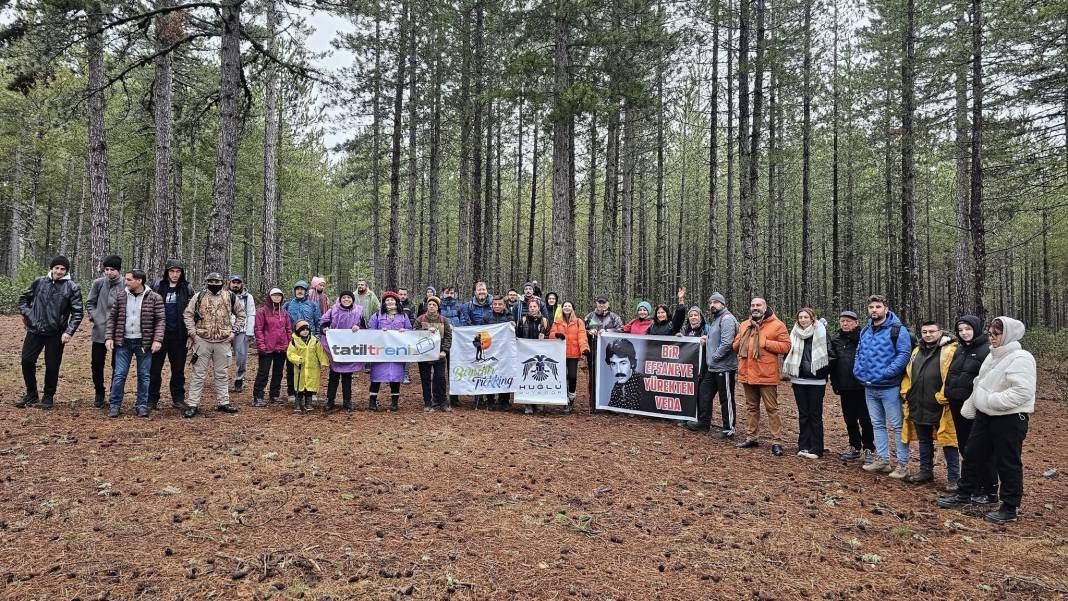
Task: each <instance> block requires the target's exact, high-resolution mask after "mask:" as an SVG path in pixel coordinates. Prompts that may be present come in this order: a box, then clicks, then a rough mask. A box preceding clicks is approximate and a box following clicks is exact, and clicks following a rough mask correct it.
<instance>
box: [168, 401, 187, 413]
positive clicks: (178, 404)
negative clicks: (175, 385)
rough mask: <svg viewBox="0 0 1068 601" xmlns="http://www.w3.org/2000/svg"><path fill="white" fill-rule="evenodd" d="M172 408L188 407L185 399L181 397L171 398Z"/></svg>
mask: <svg viewBox="0 0 1068 601" xmlns="http://www.w3.org/2000/svg"><path fill="white" fill-rule="evenodd" d="M171 409H181V410H183V411H184V410H185V409H186V406H185V401H182V400H179V399H171Z"/></svg>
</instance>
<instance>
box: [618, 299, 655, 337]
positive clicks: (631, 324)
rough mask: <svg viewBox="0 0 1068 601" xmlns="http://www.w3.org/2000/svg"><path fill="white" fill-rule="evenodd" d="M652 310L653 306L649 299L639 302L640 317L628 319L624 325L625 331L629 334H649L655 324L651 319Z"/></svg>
mask: <svg viewBox="0 0 1068 601" xmlns="http://www.w3.org/2000/svg"><path fill="white" fill-rule="evenodd" d="M652 312H653V306H652V305H650V304H649V301H642V302H640V303H638V317H636V318H634V319H632V320H630V321H628V322H627V325H625V326H623V331H624V332H626V333H628V334H643V335H644V334H648V333H649V328H650V327H652V325H653V320H652V319H649V316H650V314H652Z"/></svg>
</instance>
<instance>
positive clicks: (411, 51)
mask: <svg viewBox="0 0 1068 601" xmlns="http://www.w3.org/2000/svg"><path fill="white" fill-rule="evenodd" d="M416 10H417V8H416V6H415V5H413V6H412V7H411V9H410V11H409V22H408V32H409V33H408V211H407V213H408V215H407V218H406V219H405V220H404V223H403V225H404V227H405V229H407V230H408V244H407V246H408V249H407V252H406V253H405V255H406V256H407V257H408V261H407V265H405V270H404V273H405V280H406V284H407V285H408V286H412V287H414V286H417V285H419V284H420V282H419V273H418V272H417V271H416V267H417V261H416V257H415V256H414V254H413V253H415V252H416V245H415V234H416V231H415V228H416V225H415V224H416V223H417V221H416V220H417V219H418V216H417V215H416V198H415V193H416V187H417V184H418V181H419V171H418V167H419V162H418V150H417V143H418V140H417V133H418V125H419V120H418V115H419V113H418V106H419V97H418V95H417V93H416V92H417V90H416V81H417V78H418V72H417V70H416V65H417V59H418V55H417V54H416V53H417V51H418V47H417V38H418V33H417V31H418V30H417V26H416V24H417V23H418V20H417V19H416V16H415V15H416ZM420 221H421V220H420Z"/></svg>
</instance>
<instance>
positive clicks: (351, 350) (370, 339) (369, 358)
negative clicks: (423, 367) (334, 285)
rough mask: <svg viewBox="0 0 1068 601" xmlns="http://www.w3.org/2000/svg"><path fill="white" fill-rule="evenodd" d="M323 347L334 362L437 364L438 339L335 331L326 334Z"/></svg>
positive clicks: (430, 335) (433, 335)
mask: <svg viewBox="0 0 1068 601" xmlns="http://www.w3.org/2000/svg"><path fill="white" fill-rule="evenodd" d="M325 345H326V347H327V348H328V349H329V350H330V357H331V359H332V360H333V361H336V362H338V363H414V362H418V361H437V360H438V358H439V357H438V356H439V354H440V352H441V337H440V336H438V334H437V332H431V331H427V330H418V331H416V330H409V331H407V332H395V331H389V330H368V329H366V328H364V329H362V330H359V331H358V332H353V331H352V330H344V329H335V330H327V331H326V342H325Z"/></svg>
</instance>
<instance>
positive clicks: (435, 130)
mask: <svg viewBox="0 0 1068 601" xmlns="http://www.w3.org/2000/svg"><path fill="white" fill-rule="evenodd" d="M435 22H436V21H435ZM434 27H435V29H434V48H435V52H433V56H434V99H433V104H432V107H431V116H430V201H429V203H430V244H429V245H428V247H429V248H430V252H428V253H427V255H428V256H429V258H430V263H429V265H428V266H427V267H428V269H427V271H428V277H429V279H430V281H431V282H440V281H441V278H442V277H444V274H443V273H442V272H441V271H440V264H441V262H442V260H443V258H444V257H439V256H438V251H437V249H438V248H441V249H442V250H443V254H444V255H448V254H449V252H448V250H447V249H446V247H445V246H444V245H440V246H439V241H440V238H439V231H440V230H441V215H440V212H441V205H442V202H441V86H442V77H443V75H442V64H441V63H442V60H441V51H442V43H441V30H440V29H439V28H438V26H437V25H435V26H434Z"/></svg>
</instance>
